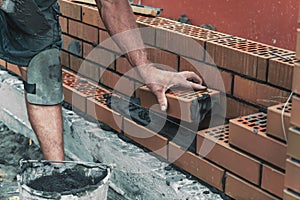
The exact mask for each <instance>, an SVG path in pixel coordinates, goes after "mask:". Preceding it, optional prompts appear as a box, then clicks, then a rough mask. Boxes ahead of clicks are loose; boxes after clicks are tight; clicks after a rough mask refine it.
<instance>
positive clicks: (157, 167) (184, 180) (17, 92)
mask: <svg viewBox="0 0 300 200" xmlns="http://www.w3.org/2000/svg"><path fill="white" fill-rule="evenodd" d="M0 96H1V100H0V120H1V121H3V122H4V123H5V124H6V125H7V126H8V127H9V128H10V129H11V130H13V131H15V132H18V133H22V134H23V135H25V136H27V137H29V138H32V139H33V140H34V141H35V142H36V141H37V140H36V137H35V135H34V133H33V131H32V130H31V127H30V125H29V122H28V119H27V116H26V110H25V102H24V93H23V86H22V82H21V81H20V80H18V79H17V78H16V77H13V76H11V75H9V74H8V73H7V72H6V71H3V70H2V71H0ZM63 113H64V119H65V120H64V122H65V130H64V139H65V153H66V155H67V156H68V157H70V158H71V159H73V160H83V161H102V162H104V163H107V164H110V165H112V166H114V169H113V174H112V177H111V183H110V187H111V188H112V189H113V190H114V191H115V192H117V193H118V195H117V194H116V193H114V194H112V193H111V192H109V197H110V195H114V196H113V197H111V199H149V200H152V199H153V200H156V199H157V200H158V199H159V200H160V199H166V200H170V199H203V200H219V199H224V198H226V199H227V198H228V197H223V198H222V197H221V196H223V195H220V194H218V193H214V192H215V191H214V189H212V188H210V187H207V186H205V185H204V184H202V183H201V182H199V181H197V180H195V179H193V178H192V177H191V176H190V175H188V174H185V173H182V172H180V171H179V170H177V169H174V168H173V167H171V166H169V164H168V163H166V162H162V161H161V160H159V159H157V158H156V157H154V156H152V155H150V154H149V153H147V152H145V151H144V150H143V149H141V148H138V147H137V146H135V145H133V144H131V143H128V142H125V141H123V140H122V139H120V138H119V137H118V135H117V134H115V133H113V132H110V131H104V130H102V129H100V128H99V123H95V122H90V121H87V120H85V119H84V118H83V117H81V116H79V115H77V114H76V113H74V112H73V111H70V110H66V109H63Z"/></svg>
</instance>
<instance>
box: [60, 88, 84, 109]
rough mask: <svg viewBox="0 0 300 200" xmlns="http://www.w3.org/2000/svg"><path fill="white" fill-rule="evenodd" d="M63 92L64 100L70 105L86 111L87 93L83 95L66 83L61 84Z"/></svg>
mask: <svg viewBox="0 0 300 200" xmlns="http://www.w3.org/2000/svg"><path fill="white" fill-rule="evenodd" d="M63 93H64V101H65V102H67V103H69V104H71V105H72V107H75V108H77V109H79V110H80V111H82V112H86V98H87V95H83V94H82V93H80V92H78V91H76V90H75V89H73V88H72V87H70V86H68V85H66V84H63Z"/></svg>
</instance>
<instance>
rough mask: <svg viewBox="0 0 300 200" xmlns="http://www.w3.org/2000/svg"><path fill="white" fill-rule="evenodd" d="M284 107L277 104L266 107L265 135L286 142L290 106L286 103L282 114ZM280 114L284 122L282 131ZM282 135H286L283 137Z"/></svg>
mask: <svg viewBox="0 0 300 200" xmlns="http://www.w3.org/2000/svg"><path fill="white" fill-rule="evenodd" d="M284 105H285V104H278V105H275V106H271V107H268V113H267V115H268V120H267V134H268V135H271V136H273V137H275V138H279V139H281V140H283V141H286V139H287V135H288V132H289V127H290V119H291V111H292V104H291V103H288V104H287V106H286V107H285V110H284V112H283V113H282V111H283V108H284ZM282 114H283V121H284V130H283V125H282ZM284 133H285V134H286V135H284Z"/></svg>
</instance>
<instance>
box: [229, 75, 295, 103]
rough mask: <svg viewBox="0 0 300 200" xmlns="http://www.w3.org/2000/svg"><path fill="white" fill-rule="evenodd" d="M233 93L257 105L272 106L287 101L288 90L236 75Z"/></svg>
mask: <svg viewBox="0 0 300 200" xmlns="http://www.w3.org/2000/svg"><path fill="white" fill-rule="evenodd" d="M233 95H234V96H236V97H238V98H241V99H243V100H245V101H248V102H250V103H253V104H256V105H262V106H266V107H269V106H272V105H276V104H278V103H283V102H285V101H286V97H288V96H289V93H288V92H285V91H283V90H280V89H278V88H275V87H272V86H269V85H266V84H262V83H258V82H255V81H251V80H248V79H245V78H242V77H239V76H235V81H234V92H233Z"/></svg>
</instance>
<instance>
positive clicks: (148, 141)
mask: <svg viewBox="0 0 300 200" xmlns="http://www.w3.org/2000/svg"><path fill="white" fill-rule="evenodd" d="M124 134H125V136H127V137H129V138H131V139H132V140H133V141H135V142H137V143H139V144H140V145H142V146H144V147H145V148H147V149H149V150H151V151H152V152H154V153H155V154H157V155H160V156H162V157H163V158H165V159H167V147H168V140H167V139H166V138H165V137H163V136H161V135H159V134H158V133H155V132H153V131H151V130H149V129H147V128H145V127H143V126H141V125H139V124H137V123H135V122H134V121H132V120H129V119H127V118H124Z"/></svg>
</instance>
